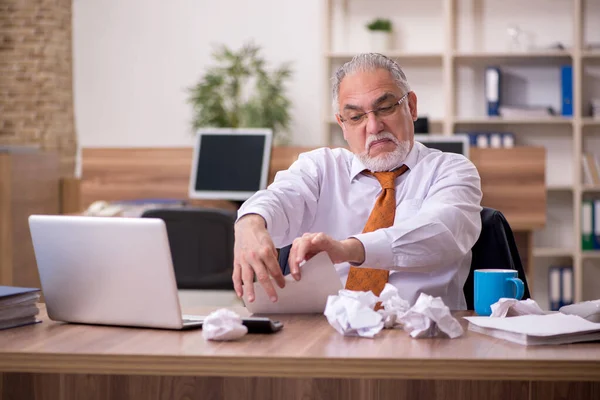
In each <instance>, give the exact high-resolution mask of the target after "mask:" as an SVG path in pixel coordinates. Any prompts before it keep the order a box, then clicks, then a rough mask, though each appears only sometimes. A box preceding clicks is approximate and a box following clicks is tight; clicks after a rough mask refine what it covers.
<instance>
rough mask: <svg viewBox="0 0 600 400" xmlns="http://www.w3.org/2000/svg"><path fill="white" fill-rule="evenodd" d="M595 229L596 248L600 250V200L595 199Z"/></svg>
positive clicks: (593, 233)
mask: <svg viewBox="0 0 600 400" xmlns="http://www.w3.org/2000/svg"><path fill="white" fill-rule="evenodd" d="M593 203H594V212H593V214H594V229H593V230H592V235H593V239H594V242H593V245H594V249H595V250H600V200H594V201H593Z"/></svg>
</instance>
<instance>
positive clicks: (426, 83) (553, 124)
mask: <svg viewBox="0 0 600 400" xmlns="http://www.w3.org/2000/svg"><path fill="white" fill-rule="evenodd" d="M324 8H325V12H324V15H325V17H324V25H325V26H324V33H325V34H324V46H323V47H324V66H325V77H324V94H323V98H324V101H323V103H324V113H323V132H322V138H323V139H322V142H323V144H324V145H343V144H344V142H343V138H342V136H341V130H340V129H339V127H338V126H337V123H336V122H335V119H334V117H333V111H332V109H331V93H330V88H331V86H330V78H331V75H332V73H333V71H334V70H335V68H336V67H337V66H339V65H341V64H342V63H343V62H346V61H348V60H350V58H351V57H352V56H353V55H355V54H357V53H360V52H363V51H369V47H368V45H367V42H368V41H367V31H366V29H365V24H366V23H367V22H368V21H370V20H372V19H374V18H378V17H383V18H389V19H391V20H392V23H393V26H394V32H395V36H396V37H395V38H394V39H395V43H396V45H395V46H394V49H393V50H390V51H389V52H386V53H385V54H386V55H388V56H391V57H394V58H395V59H396V60H398V61H399V62H400V63H401V65H402V66H403V69H404V71H405V72H406V74H407V77H408V79H409V82H410V84H411V86H412V89H413V90H414V91H415V93H417V96H418V99H419V115H420V116H422V115H428V117H429V120H430V131H431V132H432V133H442V134H445V135H452V134H453V133H454V132H458V131H465V130H494V131H499V132H513V133H515V138H516V143H517V145H536V146H545V147H546V149H547V173H546V175H547V191H548V192H547V194H548V202H547V203H548V204H547V225H546V227H545V228H544V229H542V230H541V231H538V232H535V233H534V243H535V246H536V247H535V248H534V250H533V257H534V263H533V264H534V265H533V267H534V271H533V272H531V273H532V274H533V275H534V276H533V280H534V282H536V284H535V293H534V296H536V298H540V299H542V300H541V301H540V303H541V304H542V305H546V306H547V304H545V303H544V301H545V300H544V299H545V298H547V272H548V267H549V266H551V265H556V264H559V265H566V264H569V265H572V266H573V269H574V278H575V300H576V301H582V300H589V299H595V298H600V281H597V283H595V284H593V283H590V282H589V279H588V278H592V277H598V276H600V252H583V251H581V235H580V229H581V201H582V199H583V198H584V197H586V196H598V198H599V199H600V186H593V185H585V184H583V183H582V182H583V180H582V171H581V160H582V152H583V151H588V150H590V149H588V148H585V144H586V140H585V139H584V138H586V137H588V136H589V137H594V136H595V137H597V138H598V139H599V141H598V143H597V144H596V143H595V142H594V143H592V144H591V145H590V146H596V147H593V148H592V150H594V149H595V150H596V151H597V152H598V153H599V154H600V117H596V119H594V118H591V117H590V115H589V105H588V104H589V100H590V98H592V97H594V98H595V97H600V73H597V71H600V46H598V44H600V29H598V21H600V1H597V0H561V1H549V0H528V1H527V2H523V1H521V0H505V1H497V0H421V1H419V2H413V1H410V0H397V1H390V0H326V1H325V2H324ZM515 9H518V10H519V12H518V13H515V12H511V10H515ZM512 24H516V25H518V26H519V27H521V28H523V29H524V30H525V32H526V34H527V35H528V36H527V37H529V38H534V40H533V41H532V42H531V43H530V44H532V45H533V46H532V47H533V48H535V49H539V50H528V51H508V50H507V41H508V36H507V34H506V29H507V27H508V26H509V25H512ZM428 28H429V30H428ZM557 42H560V43H561V44H562V47H554V48H558V49H557V50H554V49H550V48H551V47H552V45H553V44H556V43H557ZM564 64H570V65H572V66H573V102H574V105H573V107H574V112H573V116H572V117H561V116H553V117H548V118H532V119H529V118H519V119H507V118H496V117H488V116H486V112H485V104H484V101H483V97H484V91H483V90H484V87H483V71H484V68H485V67H486V66H489V65H495V66H500V67H501V68H502V70H503V73H504V71H505V70H507V71H508V72H509V75H514V76H515V77H516V81H514V82H512V85H513V86H512V88H515V87H516V90H515V92H516V96H517V98H519V99H524V100H525V103H526V104H529V105H540V104H539V102H540V101H543V100H544V99H552V104H550V105H551V106H552V107H553V108H554V109H555V110H556V111H557V112H558V114H560V110H561V108H560V105H561V95H560V75H559V68H560V66H561V65H564ZM590 71H591V72H590ZM519 90H521V92H519ZM519 96H520V97H519ZM544 105H546V104H544ZM584 263H585V265H586V266H585V268H584V266H583V265H584ZM588 275H589V277H588Z"/></svg>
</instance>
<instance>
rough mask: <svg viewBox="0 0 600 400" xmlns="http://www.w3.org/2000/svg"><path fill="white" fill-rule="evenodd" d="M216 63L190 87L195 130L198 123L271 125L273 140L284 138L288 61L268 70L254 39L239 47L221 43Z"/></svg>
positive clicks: (287, 118) (222, 125)
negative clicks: (237, 48) (235, 47)
mask: <svg viewBox="0 0 600 400" xmlns="http://www.w3.org/2000/svg"><path fill="white" fill-rule="evenodd" d="M213 58H214V60H215V61H216V62H217V65H216V66H213V67H210V68H208V69H207V71H206V73H205V74H204V76H203V77H202V78H201V79H200V81H199V82H198V83H197V84H196V85H195V86H193V87H191V88H190V89H189V93H190V96H189V98H188V101H189V103H191V104H192V106H193V109H194V110H193V111H194V118H193V121H192V126H193V128H194V130H196V129H198V128H200V127H228V128H239V127H246V128H271V129H272V130H273V133H274V136H275V138H276V140H277V141H278V142H280V143H284V142H286V141H287V135H288V132H287V130H288V128H289V124H290V120H291V116H290V107H291V101H290V100H289V98H288V97H287V94H286V90H285V84H286V83H287V82H288V81H289V80H290V79H291V77H292V75H293V73H292V68H291V65H290V64H289V63H285V64H283V65H281V66H279V67H278V68H275V69H273V70H272V71H269V70H268V69H267V67H266V66H267V62H266V61H265V59H264V58H263V57H262V56H261V55H260V47H258V46H256V45H254V44H253V43H248V44H245V45H244V46H242V47H241V48H240V49H239V50H238V51H234V50H231V49H229V48H228V47H226V46H224V45H220V46H218V47H217V49H216V50H215V51H214V53H213Z"/></svg>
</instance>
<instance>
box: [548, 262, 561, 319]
mask: <svg viewBox="0 0 600 400" xmlns="http://www.w3.org/2000/svg"><path fill="white" fill-rule="evenodd" d="M560 289H561V283H560V267H550V268H549V269H548V297H549V300H550V301H549V306H550V310H551V311H558V309H559V308H560Z"/></svg>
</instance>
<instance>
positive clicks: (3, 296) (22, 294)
mask: <svg viewBox="0 0 600 400" xmlns="http://www.w3.org/2000/svg"><path fill="white" fill-rule="evenodd" d="M39 299H40V290H39V289H34V288H21V287H15V286H0V329H8V328H15V327H17V326H22V325H29V324H34V323H36V322H38V321H37V319H36V315H38V313H39V309H38V307H37V302H38V300H39Z"/></svg>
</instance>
